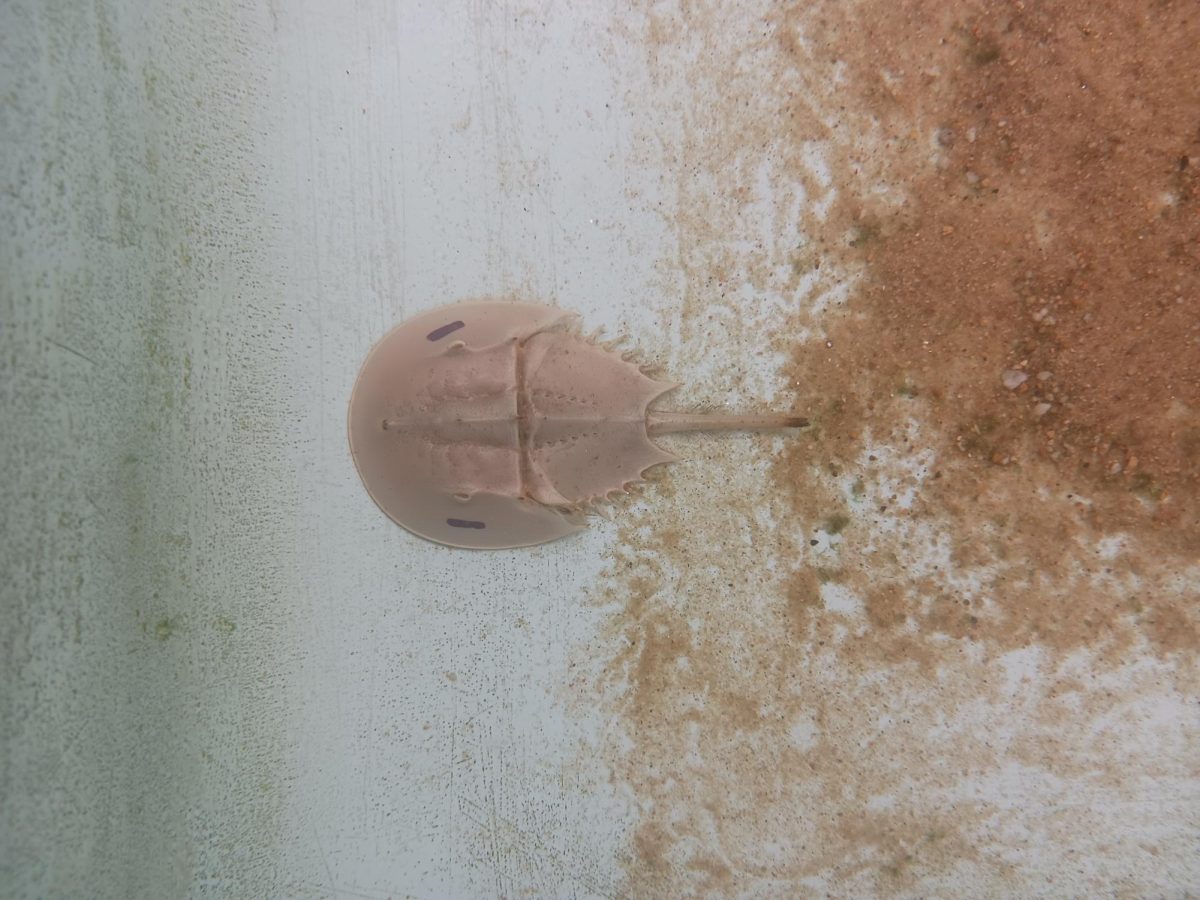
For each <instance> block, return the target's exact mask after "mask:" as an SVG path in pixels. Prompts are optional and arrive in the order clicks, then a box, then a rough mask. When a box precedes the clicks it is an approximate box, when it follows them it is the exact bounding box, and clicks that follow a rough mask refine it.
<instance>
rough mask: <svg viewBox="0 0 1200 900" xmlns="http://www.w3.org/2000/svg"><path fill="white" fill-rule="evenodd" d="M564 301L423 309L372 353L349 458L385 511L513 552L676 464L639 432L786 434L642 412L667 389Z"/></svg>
mask: <svg viewBox="0 0 1200 900" xmlns="http://www.w3.org/2000/svg"><path fill="white" fill-rule="evenodd" d="M573 318H576V317H575V315H574V314H572V313H569V312H567V311H565V310H561V309H556V308H553V307H549V306H542V305H539V304H533V303H514V302H503V301H496V300H480V301H473V302H466V303H455V304H451V305H449V306H443V307H441V308H439V309H434V310H431V311H429V312H425V313H422V314H420V315H418V316H416V317H414V318H412V319H409V320H408V321H406V322H404V323H402V324H401V325H398V326H397V327H396V328H394V329H392V331H391V332H389V333H388V334H387V335H385V336H384V337H383V338H382V339H381V340H380V341H379V343H377V344H376V345H375V347H374V348H373V349H372V350H371V352H370V353H369V355H368V356H367V359H366V361H365V362H364V363H363V367H362V370H361V371H360V372H359V375H358V381H357V382H356V383H355V385H354V391H353V393H352V395H351V398H350V413H349V436H350V451H351V454H352V456H353V457H354V463H355V466H356V467H357V468H358V473H359V475H360V477H361V478H362V481H363V484H364V485H365V486H366V489H367V492H368V493H369V494H370V495H371V497H372V498H373V499H374V500H375V502H376V503H377V504H378V505H379V508H380V509H382V510H383V511H384V512H385V513H386V514H387V515H388V516H389V517H391V518H392V519H393V520H394V521H395V522H397V523H398V524H400V525H403V526H404V527H405V528H407V529H408V530H409V531H411V532H413V533H414V534H417V535H420V536H421V537H424V538H427V539H429V540H432V541H437V542H438V543H442V544H448V545H450V546H452V547H468V548H477V549H500V548H507V547H527V546H530V545H533V544H541V543H544V542H546V541H552V540H555V539H556V538H560V537H563V536H565V535H568V534H571V533H572V532H574V531H577V530H579V529H580V528H582V527H584V520H583V514H584V513H585V512H587V511H588V510H589V509H591V508H592V507H593V506H594V504H596V503H598V502H601V501H603V500H606V499H608V498H609V497H611V496H612V495H614V494H617V493H621V492H625V491H627V490H628V488H629V487H630V485H632V484H634V483H636V482H638V481H640V480H641V478H642V475H643V473H644V472H645V471H646V470H647V469H649V468H650V467H651V466H656V465H659V464H661V463H668V462H671V461H673V460H675V459H676V458H677V457H675V456H674V455H673V454H671V453H668V452H667V451H666V450H663V449H662V448H661V447H659V446H657V445H656V444H655V443H654V441H653V440H651V438H652V436H654V435H658V434H667V433H669V432H677V431H712V430H747V429H762V428H800V427H803V426H805V425H807V424H808V423H807V421H806V420H804V419H802V418H799V417H797V416H794V415H790V414H764V415H709V414H699V413H685V412H668V411H663V410H659V409H651V408H650V404H651V403H652V402H653V401H654V400H655V399H657V398H658V397H659V396H660V395H662V394H664V393H666V392H667V391H670V390H672V389H673V388H675V387H678V384H672V383H669V382H663V381H657V380H655V379H653V378H651V377H650V376H649V375H647V374H646V373H645V372H644V371H643V370H642V369H641V368H640V367H639V366H638V365H637V364H636V363H634V362H631V361H630V360H629V359H628V358H627V357H626V356H622V355H620V354H618V353H617V352H615V351H614V350H612V349H611V347H610V346H606V345H602V344H599V343H596V342H595V341H594V340H592V339H590V338H588V337H585V336H583V335H582V334H580V333H579V332H578V331H577V330H573V329H571V328H570V327H569V326H568V323H569V320H571V319H573Z"/></svg>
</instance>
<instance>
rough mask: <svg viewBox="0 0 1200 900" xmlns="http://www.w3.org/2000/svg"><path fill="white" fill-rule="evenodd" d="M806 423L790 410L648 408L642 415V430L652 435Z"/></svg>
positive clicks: (805, 425)
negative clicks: (737, 412) (733, 412)
mask: <svg viewBox="0 0 1200 900" xmlns="http://www.w3.org/2000/svg"><path fill="white" fill-rule="evenodd" d="M807 425H808V419H806V418H804V417H803V416H794V415H791V414H790V413H762V414H758V415H728V414H724V413H685V412H658V411H656V410H651V411H650V412H649V413H647V414H646V430H647V431H648V432H650V434H652V435H653V434H671V433H673V432H677V431H763V430H767V429H774V428H805V427H807Z"/></svg>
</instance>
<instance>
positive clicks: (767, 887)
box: [599, 0, 1200, 896]
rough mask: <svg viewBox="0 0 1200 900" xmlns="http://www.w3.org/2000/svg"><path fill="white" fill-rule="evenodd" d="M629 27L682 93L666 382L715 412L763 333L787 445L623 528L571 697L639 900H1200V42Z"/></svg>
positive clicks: (1092, 9) (857, 10) (915, 25)
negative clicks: (1174, 895)
mask: <svg viewBox="0 0 1200 900" xmlns="http://www.w3.org/2000/svg"><path fill="white" fill-rule="evenodd" d="M646 31H647V35H648V36H649V39H650V40H651V43H652V45H653V53H654V65H653V71H655V72H656V73H657V74H658V76H659V77H660V78H661V79H662V80H663V81H664V82H665V83H666V90H667V91H668V92H681V93H685V94H686V92H688V91H691V95H690V96H691V101H690V102H688V103H686V104H685V110H684V116H683V119H684V128H683V135H682V141H681V142H680V143H679V145H678V146H676V147H673V148H672V157H671V158H672V159H673V160H674V163H673V165H674V171H675V173H676V174H675V185H674V186H675V189H676V193H677V196H678V203H677V212H676V222H677V226H678V229H679V234H680V251H679V255H678V258H677V260H676V261H675V263H676V266H677V268H678V270H679V272H680V273H681V275H682V277H683V281H684V286H685V297H684V307H683V321H682V323H681V329H680V330H681V334H682V336H683V340H684V351H683V355H684V359H683V360H681V361H678V362H686V361H688V360H691V359H694V360H699V359H701V358H703V359H704V360H705V361H706V362H708V363H710V364H711V362H712V360H713V359H714V358H719V357H720V356H722V355H723V356H725V357H728V358H729V359H730V360H731V362H730V363H729V365H728V366H726V367H724V368H722V367H721V366H720V365H719V364H718V365H717V366H716V374H715V376H714V382H713V387H712V390H713V391H714V392H717V393H723V392H724V393H736V392H738V391H739V390H740V388H741V378H742V373H741V372H740V370H739V369H738V368H737V365H736V359H737V356H738V354H739V352H742V353H751V352H757V348H759V347H761V346H762V343H763V334H764V333H770V334H772V337H771V338H770V339H769V344H770V346H771V348H772V349H773V350H774V351H775V352H776V353H778V354H779V355H780V357H781V358H782V359H783V360H784V365H783V369H782V375H783V377H784V378H785V379H786V382H787V386H788V388H789V389H790V390H791V391H792V392H794V394H795V398H796V404H795V405H796V408H797V409H798V410H800V411H802V412H803V413H805V414H806V415H808V417H809V418H810V419H811V421H812V426H813V427H812V429H811V431H810V432H808V433H805V434H804V435H802V436H800V437H795V438H791V439H784V438H769V437H746V438H739V439H736V440H727V441H722V442H712V443H707V444H702V445H698V449H696V450H695V452H693V453H691V454H690V455H691V456H692V461H691V462H685V463H681V464H680V465H679V466H677V467H676V468H675V469H674V470H673V471H672V472H671V473H670V474H669V476H664V477H662V478H657V479H655V481H654V486H653V488H652V489H653V490H657V491H659V492H665V491H667V490H670V491H671V492H672V494H673V495H674V496H673V497H672V498H671V499H669V500H666V499H665V498H664V499H661V500H659V501H658V502H652V503H650V504H648V505H647V507H646V508H645V511H632V512H631V515H630V519H629V521H627V522H625V523H624V524H623V527H622V529H621V540H620V542H619V545H618V548H617V551H616V556H615V559H614V562H613V564H612V565H611V567H610V569H609V571H608V573H607V577H606V579H605V581H604V583H603V585H602V587H601V589H600V592H599V599H600V600H601V601H602V602H606V603H608V604H610V605H611V606H612V608H613V610H614V616H613V619H612V624H611V631H610V634H609V636H608V640H607V641H606V642H605V644H604V646H605V647H606V648H607V650H608V651H610V653H611V655H610V657H609V659H608V661H607V664H606V665H605V666H604V669H603V672H602V673H601V676H600V678H599V687H600V688H601V689H602V690H603V692H604V694H605V696H606V697H608V698H609V702H610V703H611V705H612V708H613V709H614V711H615V712H616V713H617V714H618V715H619V721H620V723H621V726H622V734H623V735H624V739H625V740H626V741H628V743H629V744H631V745H632V747H633V749H632V750H629V751H628V752H626V751H623V750H621V751H618V750H616V749H615V748H610V750H611V758H612V760H613V766H614V777H615V778H616V779H618V780H620V781H621V782H623V783H625V784H627V785H628V786H629V787H630V788H632V791H633V794H634V795H635V796H636V798H637V802H638V804H639V811H640V820H639V825H638V827H637V832H636V838H635V842H634V847H633V850H634V854H633V857H632V860H631V862H630V864H629V871H628V874H629V887H630V892H631V893H633V894H635V895H641V896H660V895H699V894H718V895H728V894H739V893H740V894H754V895H763V896H775V895H779V896H794V895H795V893H796V892H797V891H802V890H808V891H832V892H834V893H839V894H855V893H858V894H861V893H864V892H868V893H869V892H875V893H877V892H881V891H895V890H906V891H915V892H918V893H920V892H925V893H947V892H951V891H954V892H959V893H961V892H968V893H979V892H983V893H996V892H998V891H1000V892H1007V893H1013V892H1016V893H1021V892H1045V891H1051V892H1063V893H1077V892H1083V893H1087V892H1091V891H1095V890H1099V889H1106V888H1109V887H1111V886H1112V885H1113V884H1116V883H1118V881H1119V883H1120V884H1121V885H1123V889H1128V890H1129V891H1130V892H1133V893H1155V892H1162V891H1164V890H1167V889H1168V888H1169V883H1168V882H1167V881H1163V880H1162V879H1163V877H1165V876H1163V875H1162V873H1163V872H1164V871H1165V869H1164V864H1163V860H1164V859H1169V860H1170V861H1171V864H1172V865H1173V866H1174V867H1175V869H1174V871H1177V872H1182V873H1185V875H1187V877H1193V876H1194V877H1200V872H1197V870H1196V866H1195V864H1194V860H1195V859H1197V858H1200V853H1198V852H1197V851H1200V848H1198V847H1197V846H1196V843H1195V839H1194V832H1192V833H1191V837H1189V836H1188V835H1189V832H1187V830H1186V828H1184V827H1182V826H1180V825H1179V823H1180V822H1181V821H1183V820H1184V819H1185V818H1186V815H1187V813H1186V810H1187V804H1188V800H1187V797H1188V796H1194V792H1195V784H1196V781H1195V779H1196V778H1198V777H1200V772H1198V771H1197V769H1198V768H1200V765H1198V762H1197V755H1196V753H1195V747H1196V742H1197V740H1198V739H1200V738H1198V735H1200V722H1198V721H1197V717H1196V714H1195V709H1194V694H1195V692H1196V690H1197V689H1198V688H1200V678H1198V672H1197V666H1196V651H1197V649H1198V647H1200V642H1198V638H1200V599H1198V597H1197V593H1196V592H1197V577H1198V571H1197V562H1198V560H1200V519H1198V517H1200V483H1198V478H1200V467H1198V466H1197V465H1196V458H1197V453H1198V450H1200V418H1198V416H1200V184H1198V179H1200V174H1198V173H1200V79H1198V78H1197V77H1196V76H1195V74H1194V73H1193V72H1191V71H1190V69H1189V68H1188V67H1187V66H1186V65H1185V64H1184V62H1183V61H1184V60H1188V59H1190V58H1191V57H1192V56H1194V54H1195V48H1196V47H1197V46H1200V11H1197V9H1196V7H1195V5H1194V4H1189V3H1184V2H1161V3H1155V4H1152V5H1141V4H1137V5H1134V4H1095V3H1088V2H1082V0H1068V2H1063V3H1056V4H1033V3H1027V4H1022V3H991V2H989V3H970V4H958V5H951V4H943V3H940V2H936V0H906V2H882V0H866V2H862V3H857V4H840V3H832V2H830V3H815V4H803V5H793V6H785V7H782V8H778V7H774V6H772V7H770V8H769V9H765V10H764V14H763V16H762V17H761V18H759V19H752V18H751V17H750V16H749V15H748V14H747V12H746V11H745V10H744V9H739V11H738V12H737V13H736V14H734V13H733V12H731V11H729V10H725V9H723V8H722V7H721V6H720V5H718V4H711V5H706V4H693V5H690V6H689V7H688V8H687V11H686V12H684V13H656V14H650V15H648V17H647V25H646ZM818 157H819V159H820V164H818V163H814V158H818ZM764 173H766V174H765V175H764ZM764 181H765V182H766V183H768V184H769V187H770V191H771V192H772V193H773V196H772V197H770V198H768V201H769V202H768V207H769V208H768V209H767V211H766V212H764V211H763V208H762V197H761V194H762V185H763V183H764ZM756 203H757V204H758V205H757V206H756ZM791 208H795V209H798V210H799V212H798V213H796V214H795V215H794V216H792V217H791V218H789V217H788V215H787V214H786V210H787V209H791ZM781 210H783V212H781ZM764 220H765V221H766V223H767V226H768V227H767V228H766V229H765V230H766V232H767V233H766V234H765V235H764V229H763V228H761V227H758V226H759V224H761V221H764ZM747 291H748V292H749V295H750V296H753V297H761V298H763V300H762V308H759V307H758V306H756V304H755V302H754V301H752V300H748V299H747ZM703 399H712V398H703ZM722 399H724V398H722ZM722 405H723V404H722ZM776 405H777V406H778V405H782V404H776ZM691 449H692V447H691V446H689V450H691ZM764 463H765V465H764ZM764 468H765V469H767V470H768V471H767V472H766V474H764ZM1189 698H1193V699H1189ZM1154 710H1159V711H1160V712H1158V713H1155V712H1153V711H1154ZM1161 710H1170V711H1171V712H1170V714H1169V715H1168V714H1165V713H1162V712H1161ZM1156 716H1157V718H1156ZM1163 716H1166V719H1165V720H1164V719H1163ZM1097 735H1103V739H1102V740H1100V739H1098V738H1097ZM1014 772H1016V773H1019V777H1017V776H1016V775H1013V773H1014ZM1006 779H1007V780H1006ZM1148 783H1153V784H1155V785H1160V786H1163V792H1162V793H1161V794H1156V800H1155V802H1154V803H1150V802H1146V785H1147V784H1148ZM1168 786H1169V787H1168ZM1189 791H1190V792H1191V793H1190V794H1189ZM1155 804H1158V805H1155ZM1064 810H1069V811H1068V812H1064ZM1181 816H1182V817H1183V818H1180V817H1181ZM1150 833H1153V834H1155V835H1156V837H1155V838H1154V839H1153V840H1151V841H1149V842H1148V843H1147V846H1148V847H1150V849H1149V850H1145V851H1143V850H1141V849H1139V844H1138V841H1134V840H1132V837H1133V836H1134V835H1136V834H1143V835H1144V834H1150ZM1031 846H1033V847H1034V849H1033V850H1031V851H1030V852H1029V853H1028V854H1025V855H1022V854H1023V852H1024V851H1025V850H1029V849H1030V847H1031ZM1114 848H1116V849H1114ZM1081 859H1082V860H1088V862H1086V864H1077V863H1076V861H1077V860H1081ZM1102 860H1108V861H1109V862H1101V861H1102ZM1114 879H1115V880H1114Z"/></svg>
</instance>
